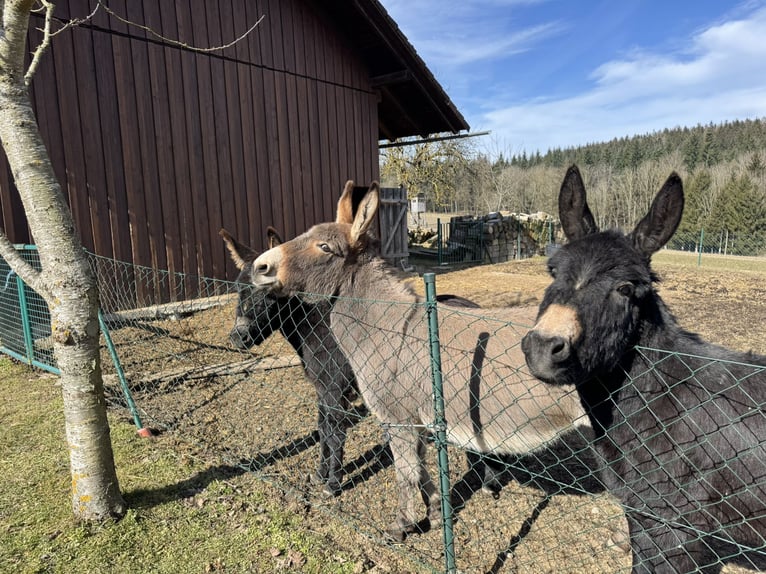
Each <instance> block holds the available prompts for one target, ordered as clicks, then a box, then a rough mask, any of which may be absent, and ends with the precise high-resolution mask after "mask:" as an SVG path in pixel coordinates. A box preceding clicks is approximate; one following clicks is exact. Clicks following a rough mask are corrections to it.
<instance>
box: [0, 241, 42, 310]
mask: <svg viewBox="0 0 766 574" xmlns="http://www.w3.org/2000/svg"><path fill="white" fill-rule="evenodd" d="M0 257H2V258H3V259H5V261H6V263H8V265H9V266H10V267H11V269H13V271H14V272H15V273H16V274H17V275H18V276H19V277H21V278H22V279H23V280H24V282H25V283H26V284H27V285H29V286H30V287H31V288H32V289H34V290H35V291H37V293H38V294H39V295H40V296H41V297H42V298H43V299H45V300H46V301H52V300H53V297H52V296H51V294H50V291H48V288H47V287H46V286H45V283H44V281H43V278H42V273H40V271H38V270H37V269H35V268H34V267H32V266H31V265H30V264H29V263H27V262H26V261H25V260H24V258H23V257H22V256H21V255H20V254H19V252H18V251H17V250H16V248H15V247H14V246H13V243H11V242H10V241H9V240H8V237H7V236H6V235H5V232H4V231H3V230H2V229H0Z"/></svg>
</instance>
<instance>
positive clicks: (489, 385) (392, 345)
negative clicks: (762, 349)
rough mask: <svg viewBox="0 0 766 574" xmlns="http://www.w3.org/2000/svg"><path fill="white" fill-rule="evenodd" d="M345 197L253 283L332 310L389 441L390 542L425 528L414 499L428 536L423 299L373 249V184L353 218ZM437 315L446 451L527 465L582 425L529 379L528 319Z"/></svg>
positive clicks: (436, 511) (552, 391) (566, 395)
mask: <svg viewBox="0 0 766 574" xmlns="http://www.w3.org/2000/svg"><path fill="white" fill-rule="evenodd" d="M353 185H354V184H353V182H351V181H349V182H348V183H347V184H346V187H345V188H344V191H343V193H342V195H341V198H340V200H339V201H338V210H337V218H336V221H335V222H333V223H322V224H319V225H315V226H314V227H312V228H311V229H309V230H308V231H307V232H306V233H304V234H303V235H300V236H298V237H296V238H295V239H293V240H291V241H288V242H286V243H283V244H282V245H279V246H277V247H275V248H273V249H270V250H268V251H266V252H265V253H263V254H262V255H260V256H259V257H258V258H257V259H256V260H255V261H254V262H253V267H252V274H251V277H250V280H251V281H252V283H253V284H254V285H255V286H256V287H258V288H262V289H265V290H269V291H271V292H273V293H276V294H279V295H281V296H294V295H295V294H297V293H312V294H314V295H315V296H324V297H327V298H330V299H331V300H332V301H333V306H332V310H331V312H330V328H331V330H332V332H333V334H334V336H335V339H336V340H337V341H338V345H339V346H340V348H341V350H342V351H343V354H344V355H345V356H346V357H347V358H348V360H349V362H350V363H351V367H352V369H353V371H354V374H355V375H356V379H357V383H358V384H359V391H360V393H361V395H362V398H363V399H364V401H365V404H366V405H367V407H368V408H369V409H370V411H372V413H373V414H374V415H375V416H376V417H377V418H378V419H379V421H380V422H381V423H382V424H383V426H384V428H385V429H386V430H387V432H388V434H389V436H390V446H391V451H392V455H393V460H394V467H395V469H396V476H397V484H398V489H399V509H398V513H397V517H396V519H395V520H394V521H393V522H392V524H391V525H390V526H389V527H388V529H387V532H388V534H389V536H391V538H393V539H394V540H403V539H404V538H405V537H406V535H407V534H408V533H411V532H416V531H419V530H420V528H421V526H422V527H426V526H427V524H426V521H423V524H420V522H421V519H422V514H420V513H419V512H418V506H419V499H420V500H424V501H425V502H426V510H427V512H426V517H427V519H428V521H430V523H431V525H438V524H440V520H441V511H440V505H439V495H438V490H437V488H436V486H435V484H434V482H433V481H432V480H431V478H430V477H429V473H428V470H427V469H426V466H425V464H424V455H425V448H426V439H427V433H428V430H429V428H430V427H431V423H432V422H433V419H434V415H433V396H432V392H433V391H432V383H431V369H430V354H429V338H428V326H427V321H426V312H425V306H424V304H423V301H422V299H421V298H420V297H418V296H417V295H416V294H415V293H414V292H413V291H412V289H411V288H409V287H408V286H406V285H405V283H403V282H402V281H401V280H400V279H399V278H398V277H397V275H396V274H395V273H394V270H392V268H391V267H389V266H387V265H386V263H385V262H384V260H383V259H381V258H380V257H379V256H378V255H377V252H376V250H375V249H374V247H371V246H370V243H371V242H372V240H373V239H372V237H371V236H370V234H369V233H368V231H369V229H370V225H371V223H372V222H373V221H374V219H375V215H376V213H377V210H378V206H379V195H378V193H379V188H378V184H377V182H373V183H372V184H371V185H370V187H369V189H368V191H367V193H366V194H365V196H364V197H363V198H362V200H361V203H360V204H359V207H358V209H357V210H356V214H355V215H354V211H353V209H352V207H353V206H352V203H351V192H352V190H353ZM373 299H374V300H376V301H373ZM383 301H385V302H386V303H385V304H383V303H382V302H383ZM437 309H438V312H439V314H440V321H439V331H440V339H441V349H440V351H441V360H442V365H441V366H442V373H443V379H444V397H445V415H446V416H445V418H446V421H447V428H446V434H447V438H448V440H449V441H450V442H451V443H452V444H455V445H459V446H461V447H464V448H467V449H469V450H472V451H475V452H482V453H500V454H502V453H506V454H518V453H528V452H531V451H534V450H536V449H540V448H542V447H543V446H545V445H547V444H548V443H550V442H552V441H553V440H555V439H556V438H558V437H559V436H560V435H562V434H563V433H565V432H566V431H569V430H571V429H573V428H574V426H575V425H576V424H581V423H582V424H587V417H586V416H585V413H584V411H583V409H582V407H581V405H580V402H579V400H578V398H577V395H576V393H575V392H574V388H571V389H565V388H563V387H550V386H548V385H545V384H543V383H541V382H540V381H537V380H536V379H534V377H532V376H531V375H530V374H529V373H528V372H527V371H526V368H525V365H524V357H523V354H522V353H521V351H520V349H519V341H520V340H521V335H522V334H523V333H524V332H525V331H526V329H522V328H520V327H518V326H516V325H518V324H522V325H523V324H527V325H530V324H531V323H532V321H533V320H534V317H535V314H536V313H535V309H533V308H529V307H523V308H507V309H491V310H490V309H485V310H482V316H478V315H473V314H470V313H468V312H467V311H464V310H459V311H458V310H454V309H453V310H452V311H451V312H447V309H448V308H447V307H445V306H443V305H437ZM421 496H422V497H423V498H422V499H421Z"/></svg>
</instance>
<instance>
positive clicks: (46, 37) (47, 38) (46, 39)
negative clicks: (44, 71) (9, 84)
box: [24, 0, 56, 86]
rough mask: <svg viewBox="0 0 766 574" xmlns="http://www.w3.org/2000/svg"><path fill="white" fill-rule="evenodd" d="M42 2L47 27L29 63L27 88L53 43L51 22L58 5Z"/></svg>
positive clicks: (26, 76) (45, 0)
mask: <svg viewBox="0 0 766 574" xmlns="http://www.w3.org/2000/svg"><path fill="white" fill-rule="evenodd" d="M40 2H41V3H42V8H43V9H44V10H45V27H44V28H43V30H42V32H43V41H42V42H40V45H39V46H37V48H36V49H35V53H34V54H33V55H32V61H31V62H30V63H29V68H27V73H26V74H24V83H25V84H26V85H27V86H28V85H29V82H31V81H32V76H34V75H35V71H36V70H37V66H38V65H39V64H40V59H41V58H42V57H43V54H45V52H47V51H48V47H49V46H50V43H51V22H52V21H53V10H54V9H55V8H56V5H55V4H53V2H48V0H40Z"/></svg>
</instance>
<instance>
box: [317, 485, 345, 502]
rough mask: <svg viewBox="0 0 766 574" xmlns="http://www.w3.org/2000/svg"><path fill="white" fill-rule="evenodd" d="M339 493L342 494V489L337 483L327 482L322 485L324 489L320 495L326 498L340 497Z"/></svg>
mask: <svg viewBox="0 0 766 574" xmlns="http://www.w3.org/2000/svg"><path fill="white" fill-rule="evenodd" d="M341 492H343V489H341V487H340V483H339V482H328V483H327V484H325V485H324V488H322V494H324V495H325V496H327V497H328V498H334V497H336V496H340V493H341Z"/></svg>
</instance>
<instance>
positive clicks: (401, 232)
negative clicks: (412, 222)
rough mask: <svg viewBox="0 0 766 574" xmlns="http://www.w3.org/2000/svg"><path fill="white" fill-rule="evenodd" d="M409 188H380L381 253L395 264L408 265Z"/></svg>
mask: <svg viewBox="0 0 766 574" xmlns="http://www.w3.org/2000/svg"><path fill="white" fill-rule="evenodd" d="M407 205H408V202H407V189H406V188H405V187H404V186H402V187H382V188H381V189H380V209H379V210H378V213H379V219H380V242H381V254H382V256H383V257H384V258H385V259H388V260H389V261H390V262H391V263H393V264H394V265H399V264H401V265H402V266H406V265H407V258H408V257H409V250H408V249H407Z"/></svg>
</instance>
